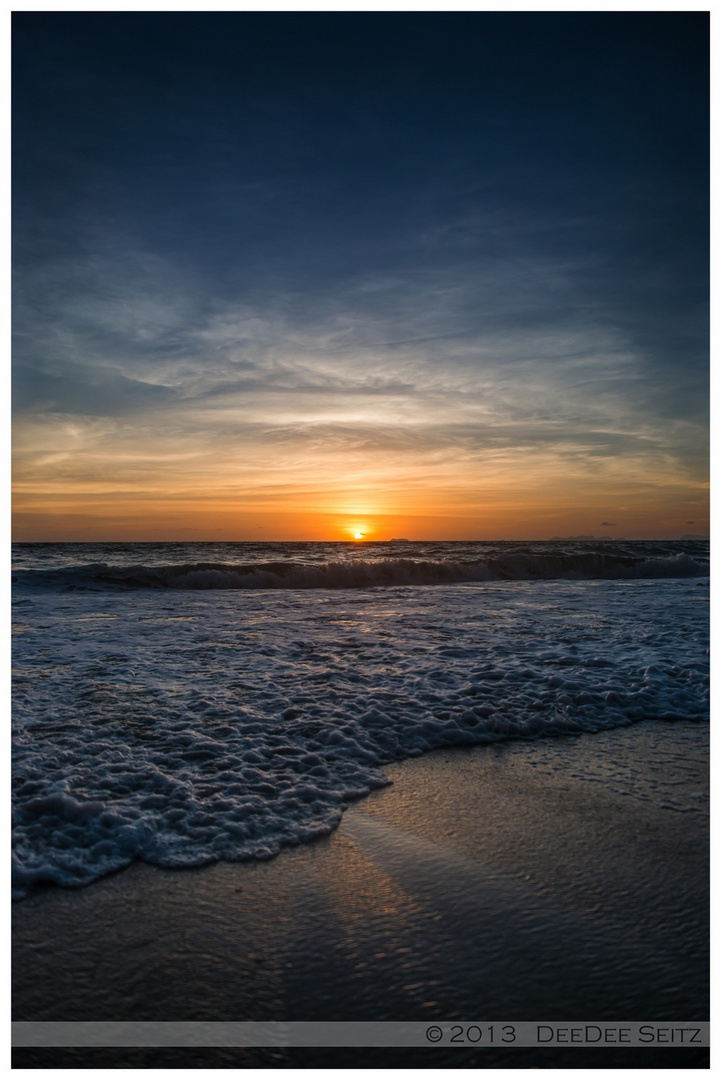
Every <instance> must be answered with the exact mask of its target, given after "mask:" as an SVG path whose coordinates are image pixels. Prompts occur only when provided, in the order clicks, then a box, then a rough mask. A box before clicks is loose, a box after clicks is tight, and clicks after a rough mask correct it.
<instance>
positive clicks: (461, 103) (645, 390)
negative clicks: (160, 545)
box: [13, 12, 708, 541]
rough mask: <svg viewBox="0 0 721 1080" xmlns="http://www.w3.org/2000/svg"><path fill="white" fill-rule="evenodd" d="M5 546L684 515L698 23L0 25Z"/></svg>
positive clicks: (687, 511)
mask: <svg viewBox="0 0 721 1080" xmlns="http://www.w3.org/2000/svg"><path fill="white" fill-rule="evenodd" d="M13 275H14V284H13V331H14V341H13V491H14V494H13V535H14V538H15V539H16V540H45V541H57V540H294V539H297V540H315V539H317V540H347V539H349V538H350V537H351V536H352V535H353V534H354V533H355V532H361V533H363V535H364V537H365V538H366V539H368V540H376V539H377V540H385V539H389V538H392V537H404V538H406V537H407V538H409V539H479V540H482V539H545V538H549V537H551V536H554V535H564V536H565V535H579V534H583V535H595V536H613V537H616V536H618V537H621V536H623V537H626V538H653V537H659V538H674V537H680V536H682V535H685V534H699V535H705V534H707V532H708V490H707V482H708V14H707V13H705V12H686V13H679V12H651V13H641V12H632V13H628V12H626V13H623V12H621V13H619V12H593V13H579V12H574V13H559V12H541V13H534V12H521V13H483V12H460V13H459V12H456V13H438V12H396V13H391V12H354V13H350V12H345V13H343V12H301V13H292V12H262V13H261V12H255V13H250V12H216V13H198V12H159V13H147V12H135V13H131V12H113V13H109V12H92V13H87V12H55V13H48V12H15V13H14V14H13Z"/></svg>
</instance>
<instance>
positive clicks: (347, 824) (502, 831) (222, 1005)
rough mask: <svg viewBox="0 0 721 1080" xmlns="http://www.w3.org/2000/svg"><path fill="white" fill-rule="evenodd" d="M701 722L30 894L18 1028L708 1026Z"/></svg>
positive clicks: (24, 913)
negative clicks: (273, 842)
mask: <svg viewBox="0 0 721 1080" xmlns="http://www.w3.org/2000/svg"><path fill="white" fill-rule="evenodd" d="M707 749H708V732H707V729H706V728H705V727H703V726H699V725H692V724H668V725H666V724H643V725H638V726H637V727H634V728H628V729H624V730H620V731H613V732H608V733H602V734H598V735H590V736H582V737H580V738H574V739H564V740H559V739H556V740H548V741H545V742H543V743H533V744H521V743H515V744H514V743H509V744H501V745H497V746H493V747H484V748H476V749H469V750H462V749H461V750H454V751H438V752H435V753H433V754H429V755H427V756H425V757H423V758H418V759H415V760H413V761H409V762H404V763H402V764H400V765H395V766H392V767H389V768H388V769H387V774H388V776H389V777H390V778H391V779H392V780H393V782H394V784H393V787H391V788H388V789H386V790H384V791H380V792H376V793H375V794H373V795H372V796H370V797H369V798H367V799H365V800H362V801H361V802H359V803H357V804H355V805H354V806H352V807H351V808H350V809H349V810H348V811H347V813H346V815H345V816H344V819H343V823H342V825H341V827H340V829H339V830H338V831H337V832H336V833H335V834H333V835H332V836H330V837H328V838H327V839H326V840H322V841H319V842H317V843H315V844H311V845H308V846H304V847H301V848H295V849H291V850H287V851H284V852H282V853H281V855H280V856H279V857H278V858H277V859H275V860H273V861H272V862H268V863H245V864H228V863H224V864H218V865H214V866H210V867H205V868H202V869H197V870H180V871H171V870H160V869H158V868H156V867H151V866H147V865H144V864H135V865H133V866H131V867H129V868H128V869H127V870H125V871H122V872H120V873H118V874H115V875H112V876H110V877H108V878H105V879H104V880H102V881H99V882H96V883H95V884H93V885H91V886H89V887H86V888H83V889H72V890H66V889H59V888H53V887H50V888H45V889H39V890H37V891H36V892H34V893H33V894H31V895H30V896H29V897H28V898H27V899H25V900H23V901H21V902H20V903H18V904H16V905H15V906H14V932H13V950H14V953H13V955H14V963H13V1018H14V1019H16V1020H418V1019H422V1020H426V1019H427V1020H429V1021H431V1020H445V1021H448V1020H455V1019H461V1020H467V1021H479V1020H480V1021H501V1020H504V1021H512V1020H516V1021H521V1020H530V1021H575V1022H578V1021H597V1020H609V1021H619V1020H621V1021H623V1020H628V1021H641V1020H647V1021H681V1022H686V1023H691V1022H694V1021H699V1020H707V1019H708V964H707V954H708V846H707V844H708V818H707V812H706V811H707V798H708V775H707ZM13 1064H14V1065H15V1066H16V1067H60V1068H69V1067H86V1066H87V1067H113V1066H124V1067H138V1068H140V1067H162V1066H168V1067H174V1066H187V1067H201V1066H206V1067H207V1066H210V1067H234V1066H237V1067H242V1066H245V1067H271V1068H278V1067H293V1066H299V1067H308V1066H320V1067H324V1066H325V1067H362V1066H382V1065H387V1066H391V1067H394V1066H398V1067H404V1066H405V1067H428V1068H433V1067H453V1066H458V1067H472V1066H481V1067H482V1066H484V1065H485V1066H496V1067H499V1066H500V1067H509V1068H514V1067H518V1068H523V1067H532V1066H539V1067H578V1066H581V1067H583V1066H584V1065H587V1066H588V1067H593V1068H600V1067H604V1066H607V1067H611V1068H618V1067H622V1066H631V1067H641V1068H642V1067H648V1068H659V1067H661V1068H669V1067H697V1068H698V1067H707V1066H708V1052H707V1051H704V1050H700V1051H699V1050H695V1049H681V1048H674V1049H670V1048H669V1049H665V1048H664V1049H650V1048H639V1049H627V1048H616V1049H612V1048H609V1049H597V1050H594V1049H589V1048H585V1047H583V1048H575V1047H568V1048H549V1049H543V1050H538V1049H532V1048H530V1049H529V1048H515V1049H514V1048H509V1049H504V1050H501V1049H493V1048H474V1049H460V1048H455V1047H454V1048H450V1047H448V1048H430V1047H429V1048H428V1049H425V1048H423V1049H419V1050H407V1049H406V1050H398V1049H388V1050H380V1049H376V1050H365V1051H361V1050H352V1051H349V1050H343V1049H318V1050H313V1049H300V1048H298V1049H277V1048H275V1049H274V1048H264V1049H212V1050H211V1049H202V1048H199V1049H194V1050H188V1049H165V1050H163V1049H156V1050H149V1049H136V1048H133V1049H126V1050H122V1049H117V1048H115V1049H113V1048H110V1049H84V1050H80V1049H76V1050H59V1049H43V1050H40V1049H37V1050H32V1049H24V1050H21V1049H17V1050H16V1051H15V1052H14V1056H13Z"/></svg>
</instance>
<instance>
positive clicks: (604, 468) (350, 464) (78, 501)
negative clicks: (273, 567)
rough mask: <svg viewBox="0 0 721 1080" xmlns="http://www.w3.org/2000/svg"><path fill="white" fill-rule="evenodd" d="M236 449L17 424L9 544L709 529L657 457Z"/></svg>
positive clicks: (533, 536) (676, 470)
mask: <svg viewBox="0 0 721 1080" xmlns="http://www.w3.org/2000/svg"><path fill="white" fill-rule="evenodd" d="M298 439H299V441H298V442H297V443H296V442H293V443H292V445H291V446H290V447H289V446H288V445H286V444H285V443H280V444H278V445H274V444H273V445H272V444H271V443H270V442H269V441H267V440H266V441H264V440H263V439H261V438H260V437H258V438H257V439H256V441H255V442H252V441H250V439H249V442H248V444H247V445H245V446H244V447H243V452H242V453H240V452H239V451H238V449H237V448H235V447H234V446H233V445H232V444H230V443H225V442H224V443H222V444H218V445H215V446H209V445H208V444H207V443H205V442H202V441H200V438H199V440H198V442H197V444H196V443H194V441H193V438H192V437H189V438H185V437H181V436H180V435H178V434H175V433H173V434H167V435H166V436H165V437H163V435H162V434H158V433H157V432H156V431H154V430H152V425H151V424H150V423H149V422H148V426H147V427H146V428H145V430H144V431H142V432H138V431H137V430H135V429H134V428H133V427H132V425H128V426H127V427H126V426H124V425H117V426H113V427H111V428H107V427H105V426H103V425H102V424H100V423H94V422H93V423H91V422H87V421H83V422H81V421H78V422H77V423H74V424H72V425H70V424H68V423H67V422H63V423H62V424H61V423H59V422H58V423H56V422H55V421H53V420H46V421H42V422H41V421H39V420H38V418H36V417H33V418H31V419H30V420H28V421H23V422H22V423H18V424H16V426H15V451H16V458H15V470H14V483H15V490H14V497H13V539H14V540H16V541H48V542H52V541H93V540H97V541H113V540H118V541H172V540H175V541H182V540H194V541H203V540H207V541H212V540H219V541H222V540H224V541H235V540H237V541H254V540H268V541H276V540H277V541H283V540H289V541H293V540H297V541H313V540H318V541H336V542H345V543H348V542H351V543H363V542H378V541H387V540H392V539H408V540H505V539H507V540H513V539H518V540H543V539H550V538H551V537H552V536H574V535H581V534H583V535H592V536H604V535H609V536H612V537H625V538H627V539H642V538H648V539H651V538H659V539H664V538H669V539H672V538H678V537H680V536H682V535H684V534H686V533H698V534H707V532H708V491H707V484H706V483H705V480H704V478H703V477H694V476H693V475H691V474H690V472H689V470H687V469H686V468H682V467H681V466H680V465H677V464H676V463H674V462H672V461H670V460H669V459H668V457H659V458H658V459H654V460H652V461H651V462H649V461H647V460H646V459H644V458H643V457H641V456H640V454H639V456H637V457H634V456H632V455H630V454H629V455H628V456H626V457H624V458H620V457H616V458H614V457H609V458H607V459H600V458H596V457H586V456H584V455H583V454H581V453H578V454H576V455H570V454H569V452H568V450H567V449H566V448H565V447H563V448H562V450H557V449H556V448H552V447H549V448H543V449H535V450H534V451H533V453H530V452H528V450H527V449H526V448H523V447H520V446H506V447H503V448H502V449H485V450H483V451H479V450H474V449H466V448H465V447H456V446H450V447H444V448H439V447H438V446H437V445H436V446H434V445H432V444H431V445H429V446H428V447H425V446H424V445H422V444H420V445H414V446H413V448H412V449H411V450H408V449H407V448H406V447H405V446H401V447H400V448H397V447H393V446H391V447H386V448H384V449H383V450H381V449H380V448H374V449H363V450H359V449H357V448H352V449H346V450H335V449H334V448H332V447H330V448H329V447H328V446H326V445H324V444H323V442H322V440H320V437H319V441H318V443H317V445H308V444H307V442H303V441H302V440H301V439H300V437H298Z"/></svg>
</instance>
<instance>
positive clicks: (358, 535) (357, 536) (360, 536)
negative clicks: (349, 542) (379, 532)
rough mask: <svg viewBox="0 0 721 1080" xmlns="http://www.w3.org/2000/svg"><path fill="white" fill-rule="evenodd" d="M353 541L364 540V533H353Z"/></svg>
mask: <svg viewBox="0 0 721 1080" xmlns="http://www.w3.org/2000/svg"><path fill="white" fill-rule="evenodd" d="M353 539H354V540H362V539H363V533H362V532H357V533H353Z"/></svg>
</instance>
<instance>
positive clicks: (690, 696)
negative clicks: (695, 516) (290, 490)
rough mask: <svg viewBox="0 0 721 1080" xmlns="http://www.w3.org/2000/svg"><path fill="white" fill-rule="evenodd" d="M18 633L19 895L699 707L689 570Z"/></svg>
mask: <svg viewBox="0 0 721 1080" xmlns="http://www.w3.org/2000/svg"><path fill="white" fill-rule="evenodd" d="M183 572H185V571H183ZM196 572H199V571H197V569H195V570H193V571H192V573H196ZM294 572H295V571H294V570H291V573H294ZM364 572H365V571H364ZM14 631H15V639H14V640H15V650H14V664H15V667H14V679H15V688H14V696H15V721H14V723H15V742H14V747H15V749H14V753H15V766H14V800H15V812H14V844H15V856H14V858H15V873H14V882H15V888H16V891H17V895H23V894H24V892H25V891H26V890H27V889H28V888H29V887H30V886H32V885H33V884H34V883H35V882H39V881H54V882H59V883H62V884H66V885H75V884H82V883H85V882H88V881H91V880H93V879H94V878H96V877H99V876H100V875H102V874H104V873H107V872H108V871H110V870H113V869H116V868H118V867H121V866H124V865H126V864H127V863H129V862H130V861H132V860H133V859H136V858H142V859H145V860H147V861H149V862H152V863H156V864H158V865H163V866H188V865H198V864H201V863H203V862H207V861H212V860H216V859H242V858H263V857H269V856H272V855H274V854H275V853H276V852H277V851H278V850H279V849H280V848H281V847H282V846H283V845H286V844H293V843H298V842H301V841H304V840H308V839H311V838H313V837H316V836H319V835H323V834H326V833H328V832H329V831H330V830H332V829H333V828H335V827H336V826H337V824H338V821H339V820H340V816H341V813H342V810H343V807H344V805H345V804H346V802H347V801H348V800H349V799H353V798H355V797H357V796H360V795H362V794H364V793H367V792H368V791H369V790H371V789H372V788H374V787H379V786H382V785H383V784H384V783H385V782H386V781H385V778H384V775H383V772H382V766H383V764H384V763H387V762H389V761H392V760H396V759H401V758H404V757H408V756H412V755H416V754H419V753H422V752H424V751H426V750H430V749H432V748H434V747H440V746H451V745H455V744H462V743H463V744H471V743H483V742H494V741H497V740H500V739H517V738H520V739H535V738H539V737H542V736H552V735H564V734H569V733H581V732H594V731H599V730H602V729H606V728H611V727H615V726H619V725H627V724H630V723H634V722H636V721H639V720H655V721H672V720H674V719H692V720H703V719H705V718H706V716H707V711H708V656H707V581H706V580H701V579H697V578H693V577H691V578H686V579H684V578H676V579H666V580H657V581H654V580H650V579H649V580H643V579H636V580H626V581H598V580H597V581H578V582H573V581H558V580H556V581H541V582H513V581H510V582H495V583H494V582H485V583H470V584H454V585H443V584H440V585H438V587H437V588H434V589H423V588H417V587H415V586H397V585H396V586H392V585H391V586H389V587H387V588H384V589H378V588H372V589H363V588H357V589H353V590H350V591H343V590H340V589H337V590H303V589H292V588H285V589H283V590H282V591H277V590H270V591H263V590H256V591H246V590H241V591H223V592H216V591H208V590H203V589H200V590H197V589H196V590H186V589H176V590H168V591H163V592H160V593H159V592H157V591H151V590H148V589H140V590H138V589H132V590H130V591H126V590H124V589H122V590H120V591H100V592H93V591H80V592H77V591H73V592H70V593H68V592H64V591H57V590H52V591H45V590H39V591H38V590H35V589H32V588H31V589H21V591H20V594H19V596H18V598H17V600H16V602H15V625H14Z"/></svg>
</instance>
